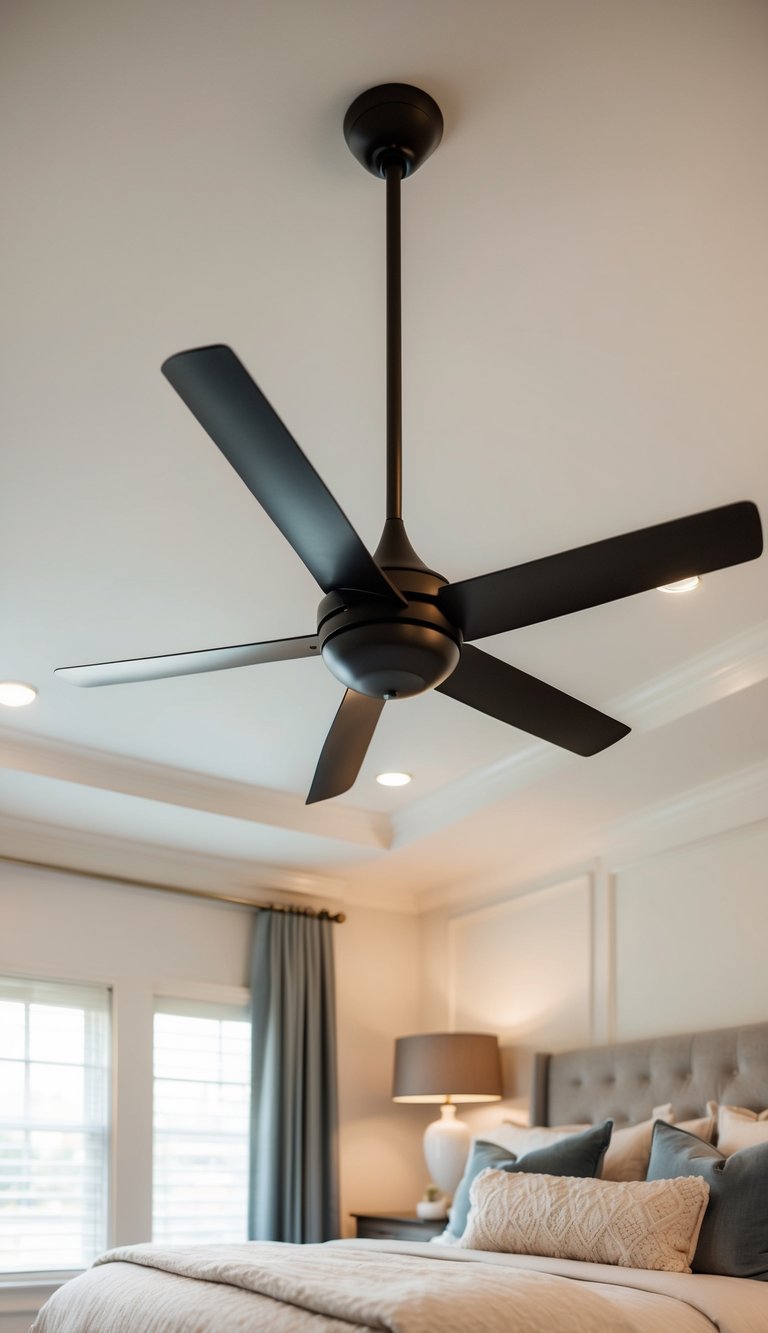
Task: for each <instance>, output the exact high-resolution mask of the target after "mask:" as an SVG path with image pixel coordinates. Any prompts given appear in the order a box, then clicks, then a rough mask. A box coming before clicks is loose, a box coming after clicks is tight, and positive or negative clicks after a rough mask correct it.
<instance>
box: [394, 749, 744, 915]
mask: <svg viewBox="0 0 768 1333" xmlns="http://www.w3.org/2000/svg"><path fill="white" fill-rule="evenodd" d="M765 820H768V760H767V761H765V762H762V763H759V764H752V765H750V766H749V767H748V768H744V769H739V770H737V771H736V772H733V773H729V774H728V775H727V776H725V777H723V778H718V779H716V780H715V781H712V782H707V783H702V784H701V785H700V786H697V787H690V788H688V789H687V790H686V791H684V792H682V793H681V794H680V795H679V796H678V797H677V798H675V799H672V800H666V801H659V802H657V803H654V804H653V805H649V806H646V807H645V808H644V809H642V810H640V811H638V812H637V813H636V814H634V815H632V816H631V817H629V818H627V819H622V820H616V821H615V822H613V823H605V824H603V825H596V826H594V827H592V828H589V829H587V830H585V831H584V834H583V836H581V837H580V838H579V839H577V840H574V839H570V840H568V841H566V842H563V843H562V844H560V845H558V844H557V843H556V842H555V843H554V844H552V845H551V846H549V847H548V848H547V849H546V857H547V858H548V860H547V864H546V865H544V866H542V867H540V868H539V869H538V870H531V868H530V867H527V868H526V867H524V868H523V869H522V870H520V871H518V872H516V871H515V870H514V868H513V867H511V866H507V867H505V869H504V870H503V871H499V870H498V869H494V870H492V871H489V872H488V873H487V874H485V875H484V876H479V877H477V878H473V879H472V882H471V883H468V882H467V880H466V878H464V879H461V880H456V881H452V882H449V883H447V884H442V885H437V886H436V885H432V886H430V887H429V888H427V889H424V890H423V891H422V892H420V893H417V901H418V909H419V911H420V912H421V913H427V912H435V911H446V910H450V909H454V910H457V911H477V910H478V909H479V908H480V907H481V906H482V907H485V906H493V905H494V904H495V903H497V902H499V901H504V900H506V899H508V898H513V897H517V896H519V895H520V894H525V893H532V892H537V891H538V890H539V889H543V888H549V887H551V886H552V885H553V884H557V883H560V882H562V881H564V880H570V879H573V878H575V877H578V876H579V875H584V874H595V873H596V870H597V869H598V868H601V869H602V870H604V871H605V872H606V873H609V874H618V873H619V872H620V870H622V869H623V868H624V867H626V866H627V865H630V864H632V863H633V862H634V861H638V860H645V859H646V858H647V857H649V856H657V855H659V854H660V853H663V852H667V851H671V850H673V849H674V848H676V847H683V846H686V845H687V844H689V843H694V842H701V841H704V840H706V839H708V838H713V837H722V836H724V835H727V834H729V833H737V832H738V831H740V830H743V829H744V828H746V827H748V826H750V825H752V824H758V823H760V822H762V821H765Z"/></svg>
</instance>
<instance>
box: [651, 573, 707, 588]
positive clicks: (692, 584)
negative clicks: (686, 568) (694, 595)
mask: <svg viewBox="0 0 768 1333" xmlns="http://www.w3.org/2000/svg"><path fill="white" fill-rule="evenodd" d="M700 583H701V579H700V578H699V576H698V574H693V575H691V577H690V578H689V579H678V580H677V582H676V583H662V585H661V587H660V588H657V589H656V591H657V592H693V590H694V588H698V586H699V584H700Z"/></svg>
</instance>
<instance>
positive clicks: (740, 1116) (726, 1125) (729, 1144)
mask: <svg viewBox="0 0 768 1333" xmlns="http://www.w3.org/2000/svg"><path fill="white" fill-rule="evenodd" d="M702 1137H703V1136H702ZM756 1143H768V1111H761V1112H760V1113H759V1115H758V1113H757V1112H756V1111H748V1110H747V1108H746V1107H745V1106H719V1107H718V1110H717V1146H718V1148H719V1149H720V1152H721V1153H722V1154H723V1157H730V1155H731V1153H734V1152H739V1150H740V1149H741V1148H753V1147H754V1146H755V1144H756Z"/></svg>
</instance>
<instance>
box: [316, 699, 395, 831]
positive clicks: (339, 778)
mask: <svg viewBox="0 0 768 1333" xmlns="http://www.w3.org/2000/svg"><path fill="white" fill-rule="evenodd" d="M383 707H384V700H383V699H371V698H369V696H368V695H367V694H357V692H356V691H355V690H347V691H346V693H345V695H344V698H343V699H342V701H341V704H340V706H339V711H338V712H337V714H336V716H335V718H334V719H333V722H332V724H331V729H330V731H329V732H328V735H327V736H326V738H325V744H324V745H323V748H322V750H321V752H320V758H319V759H318V761H317V768H316V769H315V776H314V777H313V779H312V786H311V787H310V789H309V795H308V797H307V801H306V803H307V805H314V803H315V802H316V801H327V800H329V799H330V797H331V796H340V795H341V793H342V792H344V791H349V788H350V787H351V786H352V784H353V782H354V781H355V778H356V777H357V775H358V773H359V772H360V766H361V764H362V762H363V760H364V759H365V756H366V754H367V751H368V746H369V745H370V743H371V737H372V736H373V733H374V731H375V730H376V723H377V722H378V720H379V714H380V713H381V710H382V708H383Z"/></svg>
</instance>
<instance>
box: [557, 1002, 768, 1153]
mask: <svg viewBox="0 0 768 1333" xmlns="http://www.w3.org/2000/svg"><path fill="white" fill-rule="evenodd" d="M710 1098H713V1099H714V1100H716V1101H718V1102H723V1103H726V1104H730V1105H734V1106H747V1107H749V1108H750V1110H753V1111H762V1110H764V1109H765V1107H767V1106H768V1023H753V1024H751V1025H750V1026H749V1027H738V1028H720V1029H717V1030H715V1031H712V1032H693V1033H686V1034H684V1035H683V1036H679V1037H653V1038H651V1039H650V1040H648V1041H628V1042H620V1043H618V1044H616V1045H611V1046H592V1047H588V1048H587V1049H585V1050H581V1051H565V1052H563V1053H562V1054H561V1055H541V1054H540V1055H536V1056H535V1057H534V1068H533V1084H532V1088H531V1124H532V1125H562V1124H587V1123H588V1124H596V1123H598V1122H599V1121H601V1120H605V1119H607V1118H608V1117H609V1116H611V1117H612V1118H613V1120H614V1121H615V1123H616V1127H617V1128H620V1127H621V1126H622V1125H627V1124H632V1123H636V1122H637V1121H640V1120H647V1119H648V1118H649V1117H650V1115H651V1113H652V1111H653V1108H654V1106H661V1105H662V1104H663V1103H664V1102H671V1103H672V1105H673V1106H674V1108H675V1115H676V1117H677V1119H678V1120H688V1119H692V1118H693V1117H694V1116H700V1115H703V1114H704V1109H705V1106H706V1103H707V1102H708V1101H709V1100H710Z"/></svg>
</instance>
